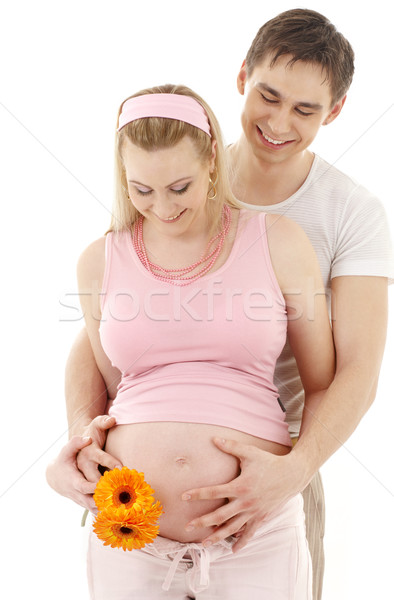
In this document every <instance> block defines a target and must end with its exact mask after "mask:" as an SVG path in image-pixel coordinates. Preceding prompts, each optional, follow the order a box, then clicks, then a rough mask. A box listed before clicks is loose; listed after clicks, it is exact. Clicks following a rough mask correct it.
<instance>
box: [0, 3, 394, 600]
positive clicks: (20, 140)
mask: <svg viewBox="0 0 394 600" xmlns="http://www.w3.org/2000/svg"><path fill="white" fill-rule="evenodd" d="M389 5H390V3H389V2H388V1H384V0H375V2H373V3H369V2H368V3H367V2H362V1H360V2H350V3H349V2H347V3H345V2H338V3H335V2H332V1H328V0H327V1H324V0H321V1H316V2H308V3H307V6H308V8H313V9H316V10H319V11H320V12H323V13H324V14H325V15H326V16H328V17H329V18H330V19H331V20H332V21H333V22H334V23H335V24H336V25H337V27H338V28H339V29H340V30H341V31H342V32H343V33H344V34H345V35H346V36H347V37H348V38H349V40H350V41H351V43H352V45H353V47H354V50H355V52H356V58H357V62H356V75H355V79H354V83H353V86H352V88H351V91H350V93H349V96H348V100H347V103H346V105H345V108H344V110H343V112H342V114H341V116H340V118H339V119H338V120H337V121H335V122H334V123H333V124H332V125H330V126H329V127H326V128H323V129H322V131H321V132H320V133H319V137H318V140H316V142H315V143H314V144H313V146H312V149H313V150H315V151H317V152H318V153H319V154H321V155H323V156H324V158H326V159H327V160H329V161H330V162H333V163H335V164H336V166H337V167H338V168H340V169H342V170H344V171H346V172H347V173H348V174H350V175H352V176H353V177H355V178H356V179H358V180H360V181H361V182H362V183H363V184H364V185H365V186H366V187H368V188H369V189H370V190H371V191H373V192H375V193H376V194H377V195H378V196H379V197H380V198H381V199H382V201H383V203H384V204H385V206H386V209H387V212H388V215H389V219H390V221H391V223H393V221H394V210H393V203H392V189H391V180H392V170H393V160H392V156H393V153H392V147H391V146H392V144H391V139H392V136H393V125H394V116H393V115H394V109H393V102H394V90H393V83H392V81H393V79H392V62H393V53H392V37H393V32H392V22H391V19H390V16H389V14H388V10H389V8H388V7H389ZM295 6H297V5H296V4H293V3H292V2H284V1H276V2H275V3H273V2H271V3H270V2H263V1H259V2H257V1H256V2H253V1H251V0H242V1H241V0H239V1H238V2H235V1H228V0H227V1H226V2H214V1H213V0H208V1H206V0H199V2H193V3H188V2H185V1H177V0H175V1H171V0H168V1H167V2H164V1H159V0H151V1H150V2H142V1H140V2H133V1H129V2H126V1H116V0H115V1H113V2H112V3H109V2H103V1H102V0H98V1H95V2H93V1H91V0H88V1H83V0H80V1H79V2H76V1H75V0H71V1H69V2H67V3H66V2H49V1H47V2H46V1H43V0H38V1H36V2H28V1H27V0H26V1H17V0H16V1H14V2H13V3H11V2H7V3H5V2H4V3H3V4H2V7H1V19H0V45H1V47H0V50H1V67H0V69H1V78H0V90H1V91H0V103H1V104H0V143H1V146H0V148H1V156H0V160H1V162H0V167H1V179H0V185H1V212H2V223H3V225H2V235H1V259H2V265H3V266H2V270H1V278H2V285H3V292H2V294H1V296H0V299H1V312H0V315H1V340H2V344H1V345H2V347H3V353H2V355H3V358H2V367H3V374H2V378H1V381H2V400H3V402H2V411H1V412H2V436H1V441H2V446H1V452H2V456H3V459H2V474H1V478H0V482H1V483H0V496H1V498H0V511H1V514H0V517H1V529H0V535H1V550H0V552H1V558H2V559H1V562H0V570H1V577H0V581H1V584H0V585H1V586H4V589H7V592H6V593H5V594H3V595H2V597H4V598H5V597H6V598H7V600H8V599H9V600H11V599H14V598H15V599H19V598H24V597H27V598H30V597H39V598H41V599H47V598H54V597H55V598H56V599H57V600H63V599H66V598H70V597H74V598H78V599H84V598H87V591H86V584H85V562H84V560H85V559H84V544H85V533H84V530H82V529H81V528H80V527H79V521H80V517H81V514H82V509H80V508H79V507H77V506H75V505H73V504H72V503H71V502H70V501H67V500H66V499H64V498H62V497H60V496H57V495H56V494H55V493H54V492H53V491H52V490H51V489H50V488H49V487H48V486H47V485H46V482H45V478H44V472H45V467H46V464H47V463H48V461H49V460H50V458H51V457H53V456H54V455H55V454H56V453H57V451H58V450H59V448H60V447H61V445H62V444H63V443H64V442H65V441H66V437H67V434H66V418H65V409H64V396H63V371H64V363H65V360H66V357H67V354H68V351H69V348H70V346H71V343H72V341H73V339H74V337H75V335H76V333H77V332H78V331H79V328H80V327H81V321H80V320H79V317H80V315H79V313H78V311H77V310H75V311H70V309H65V308H64V306H62V303H63V304H64V303H67V302H68V300H69V299H70V298H71V296H70V294H74V293H75V292H76V282H75V264H76V260H77V257H78V255H79V254H80V252H81V251H82V249H83V248H84V247H85V246H86V245H87V244H88V243H89V242H90V241H91V240H93V239H95V238H97V237H99V236H100V235H102V234H103V233H104V231H105V230H106V228H107V227H108V224H109V218H110V207H111V202H112V152H113V137H114V125H115V118H116V111H117V107H118V105H119V104H120V102H121V101H122V100H123V98H124V97H126V96H127V95H129V94H131V93H133V92H135V91H137V90H138V89H141V88H143V87H145V86H151V85H157V84H161V83H166V82H174V83H184V84H186V85H189V86H190V87H192V88H194V89H195V90H196V91H197V92H198V93H200V94H201V95H202V96H203V97H204V98H205V99H206V100H207V101H208V102H209V103H210V104H211V106H212V108H213V109H214V111H215V112H216V114H217V116H218V118H219V120H220V122H221V124H222V128H223V131H224V136H225V139H226V141H227V142H231V141H233V140H235V139H236V138H237V136H238V134H239V132H240V121H239V114H240V110H241V106H242V98H241V96H239V95H238V93H237V90H236V75H237V72H238V69H239V67H240V65H241V62H242V60H243V58H244V56H245V54H246V51H247V49H248V47H249V44H250V43H251V41H252V39H253V37H254V35H255V33H256V32H257V30H258V28H259V27H260V26H261V25H262V24H263V23H264V22H265V21H266V20H268V19H270V18H271V17H273V16H275V15H276V14H278V13H279V12H281V11H282V10H287V9H289V8H294V7H295ZM393 297H394V296H393V293H392V292H391V304H393ZM69 304H73V305H74V306H76V302H75V299H72V301H71V302H69ZM70 313H72V315H71V318H72V319H74V320H73V321H70V320H64V319H70ZM393 358H394V324H393V321H391V324H390V328H389V337H388V343H387V349H386V354H385V360H384V364H383V368H382V374H381V379H380V385H379V390H378V395H377V399H376V402H375V404H374V406H373V407H372V409H371V410H370V411H369V413H368V415H367V416H366V417H365V419H364V420H363V422H362V424H361V425H360V427H359V428H358V430H357V432H356V433H355V434H354V435H353V436H352V438H351V439H350V440H349V441H348V442H347V443H346V446H345V447H344V448H343V449H342V450H340V451H339V452H338V453H337V454H336V456H335V457H333V458H332V459H331V460H330V461H329V463H328V464H327V465H326V466H325V467H324V469H323V476H324V480H325V488H326V496H327V536H326V554H327V564H326V578H325V593H324V600H332V599H334V598H335V600H352V599H357V600H360V599H361V600H363V599H364V598H368V599H369V598H371V597H374V598H388V597H390V595H391V594H392V589H393V584H392V569H393V564H394V561H393V558H394V552H393V534H394V519H393V514H394V510H393V509H394V499H393V495H394V469H393V468H392V456H393V452H392V422H393V418H394V409H393V392H392V384H391V381H390V375H391V371H392V369H393ZM345 401H346V398H344V402H345ZM0 594H1V591H0ZM240 600H242V599H240Z"/></svg>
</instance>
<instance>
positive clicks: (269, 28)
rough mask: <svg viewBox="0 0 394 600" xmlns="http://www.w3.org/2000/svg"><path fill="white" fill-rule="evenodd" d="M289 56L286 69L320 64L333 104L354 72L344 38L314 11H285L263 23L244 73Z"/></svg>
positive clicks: (352, 55)
mask: <svg viewBox="0 0 394 600" xmlns="http://www.w3.org/2000/svg"><path fill="white" fill-rule="evenodd" d="M286 54H289V55H291V57H292V58H291V59H290V60H289V63H288V66H291V65H292V64H294V63H295V62H297V61H300V60H301V61H304V62H309V63H315V64H319V65H321V68H322V71H323V73H325V76H326V78H327V80H328V82H329V85H330V89H331V95H332V104H333V105H334V104H335V103H336V102H338V100H340V99H341V98H343V97H344V96H345V94H346V92H347V90H348V89H349V87H350V84H351V82H352V79H353V73H354V52H353V49H352V47H351V45H350V44H349V42H348V41H347V39H346V38H345V37H344V36H343V35H342V34H341V33H339V31H337V29H336V27H335V26H334V25H333V24H332V23H331V22H330V21H329V20H328V19H327V18H326V17H324V16H323V15H321V14H320V13H318V12H315V11H314V10H309V9H301V8H297V9H294V10H287V11H285V12H283V13H281V14H280V15H278V16H277V17H275V18H273V19H271V20H270V21H268V22H267V23H265V24H264V25H263V26H262V27H261V28H260V29H259V31H258V32H257V35H256V37H255V39H254V40H253V42H252V45H251V47H250V48H249V51H248V53H247V56H246V61H245V65H246V74H247V77H250V75H251V74H252V72H253V70H254V68H255V67H256V66H257V65H258V64H259V63H261V61H262V60H264V59H265V58H266V57H267V56H272V60H271V63H270V66H271V67H273V66H274V64H275V62H276V61H277V60H278V58H279V57H280V56H283V55H286Z"/></svg>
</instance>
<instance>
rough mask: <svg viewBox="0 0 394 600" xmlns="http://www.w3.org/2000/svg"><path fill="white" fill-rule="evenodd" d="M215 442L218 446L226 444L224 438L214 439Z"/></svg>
mask: <svg viewBox="0 0 394 600" xmlns="http://www.w3.org/2000/svg"><path fill="white" fill-rule="evenodd" d="M215 440H216V442H217V443H218V444H223V445H224V444H225V443H226V440H225V439H224V438H215Z"/></svg>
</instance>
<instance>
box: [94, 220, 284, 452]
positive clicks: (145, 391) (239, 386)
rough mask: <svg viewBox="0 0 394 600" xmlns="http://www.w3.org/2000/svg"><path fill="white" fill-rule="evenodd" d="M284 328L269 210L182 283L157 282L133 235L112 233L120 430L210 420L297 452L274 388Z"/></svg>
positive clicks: (109, 345) (112, 344)
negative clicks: (216, 264)
mask: <svg viewBox="0 0 394 600" xmlns="http://www.w3.org/2000/svg"><path fill="white" fill-rule="evenodd" d="M286 329H287V317H286V308H285V302H284V298H283V296H282V293H281V290H280V288H279V285H278V282H277V280H276V277H275V274H274V271H273V268H272V263H271V259H270V255H269V249H268V244H267V237H266V232H265V214H264V213H252V216H251V213H250V212H247V211H242V210H241V211H240V216H239V222H238V229H237V235H236V239H235V241H234V244H233V247H232V250H231V253H230V255H229V257H228V259H227V261H226V262H225V263H224V264H223V265H222V266H221V267H220V268H219V269H218V270H216V271H214V272H213V273H208V274H206V275H204V276H203V277H201V278H199V279H198V280H197V281H195V282H194V283H191V284H190V285H186V286H176V285H171V284H167V283H164V282H161V281H159V280H157V279H155V278H154V277H153V275H152V274H151V273H149V272H148V271H147V270H146V269H145V267H144V266H143V265H142V263H141V262H140V260H139V259H138V257H137V255H136V253H135V250H134V247H133V245H132V242H131V235H130V232H129V231H124V232H121V233H118V234H116V233H109V234H108V235H107V240H106V267H105V274H104V281H103V290H102V320H101V324H100V336H101V342H102V346H103V348H104V350H105V352H106V354H107V355H108V357H109V358H110V360H111V362H112V364H113V365H114V366H116V367H117V368H118V369H119V370H120V371H121V373H122V378H121V382H120V384H119V387H118V393H117V396H116V399H115V401H114V403H113V405H112V407H111V409H110V415H112V416H114V417H115V418H116V421H117V423H118V424H125V423H147V422H157V421H178V422H186V423H206V424H212V425H220V426H224V427H230V428H232V429H236V430H238V431H243V432H245V433H249V434H251V435H254V436H257V437H259V438H262V439H267V440H271V441H274V442H277V443H280V444H284V445H287V446H291V441H290V436H289V433H288V427H287V424H286V423H285V415H284V412H283V408H282V405H281V403H280V400H279V398H278V390H277V388H276V387H275V385H274V383H273V374H274V369H275V364H276V360H277V358H278V356H279V354H280V352H281V350H282V348H283V345H284V343H285V340H286Z"/></svg>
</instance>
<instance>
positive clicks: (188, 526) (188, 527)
mask: <svg viewBox="0 0 394 600" xmlns="http://www.w3.org/2000/svg"><path fill="white" fill-rule="evenodd" d="M185 529H186V531H193V529H194V525H191V524H190V525H186V527H185Z"/></svg>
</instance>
